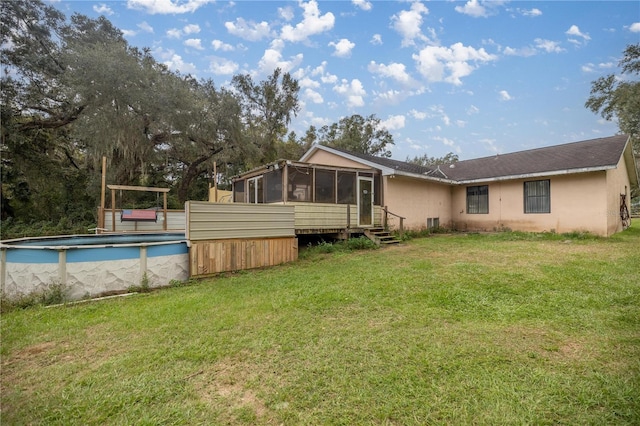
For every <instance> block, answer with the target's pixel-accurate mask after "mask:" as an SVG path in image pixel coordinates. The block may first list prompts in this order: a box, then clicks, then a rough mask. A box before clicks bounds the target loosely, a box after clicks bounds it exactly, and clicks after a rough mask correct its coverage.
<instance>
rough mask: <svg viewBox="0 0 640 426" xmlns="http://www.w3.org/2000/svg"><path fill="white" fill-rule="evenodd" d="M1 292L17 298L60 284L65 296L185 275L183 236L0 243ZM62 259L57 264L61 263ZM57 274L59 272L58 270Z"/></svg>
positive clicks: (161, 282) (156, 284)
mask: <svg viewBox="0 0 640 426" xmlns="http://www.w3.org/2000/svg"><path fill="white" fill-rule="evenodd" d="M2 251H3V252H5V253H3V258H4V259H5V261H4V262H3V269H4V271H3V272H4V273H3V274H2V277H0V279H1V280H2V283H1V289H2V293H3V297H6V298H8V299H18V298H20V297H24V296H27V295H29V294H33V293H41V292H44V291H46V290H47V288H48V287H49V286H50V285H52V284H63V285H65V287H66V289H67V294H66V296H67V299H68V300H78V299H82V298H88V297H95V296H100V295H105V294H115V293H123V292H126V291H128V290H130V289H132V288H133V287H138V286H140V285H141V284H142V283H143V279H144V277H145V274H146V280H147V284H148V285H149V287H161V286H166V285H169V284H170V282H171V281H172V280H178V281H185V280H187V279H188V278H189V272H188V270H189V251H188V248H187V243H186V241H184V240H182V241H172V242H168V243H166V244H152V245H147V244H144V243H141V244H140V245H139V246H120V247H118V246H110V247H97V248H95V247H94V248H88V247H84V248H78V247H64V248H56V249H51V248H47V249H41V250H35V249H32V248H27V249H21V248H17V247H15V248H13V247H12V248H8V249H6V248H4V247H3V249H2ZM61 262H63V264H61ZM61 274H64V275H63V276H61Z"/></svg>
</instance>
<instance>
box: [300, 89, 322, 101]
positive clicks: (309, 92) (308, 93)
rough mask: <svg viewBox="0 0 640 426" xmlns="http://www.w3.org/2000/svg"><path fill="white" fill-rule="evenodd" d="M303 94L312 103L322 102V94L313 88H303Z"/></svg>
mask: <svg viewBox="0 0 640 426" xmlns="http://www.w3.org/2000/svg"><path fill="white" fill-rule="evenodd" d="M304 96H305V98H307V99H309V100H310V101H311V102H313V103H314V104H321V103H323V102H324V99H323V98H322V95H321V94H320V93H318V92H316V91H315V90H313V89H309V88H307V89H305V91H304Z"/></svg>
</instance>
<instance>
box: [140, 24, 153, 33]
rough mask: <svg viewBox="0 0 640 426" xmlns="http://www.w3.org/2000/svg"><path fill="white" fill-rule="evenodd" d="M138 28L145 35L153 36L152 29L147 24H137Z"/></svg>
mask: <svg viewBox="0 0 640 426" xmlns="http://www.w3.org/2000/svg"><path fill="white" fill-rule="evenodd" d="M138 28H140V29H141V30H142V31H144V32H145V33H151V34H153V27H152V26H151V25H149V24H148V23H147V21H142V22H140V23H139V24H138Z"/></svg>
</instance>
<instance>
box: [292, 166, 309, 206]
mask: <svg viewBox="0 0 640 426" xmlns="http://www.w3.org/2000/svg"><path fill="white" fill-rule="evenodd" d="M311 176H312V175H311V169H309V168H307V167H290V168H289V180H288V182H287V186H288V190H287V199H288V200H290V201H309V202H310V201H311V200H312V198H311Z"/></svg>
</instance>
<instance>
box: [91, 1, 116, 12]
mask: <svg viewBox="0 0 640 426" xmlns="http://www.w3.org/2000/svg"><path fill="white" fill-rule="evenodd" d="M93 11H94V12H96V13H99V14H101V15H113V10H111V8H110V7H109V6H107V5H106V4H104V3H101V4H100V5H97V4H94V5H93Z"/></svg>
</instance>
